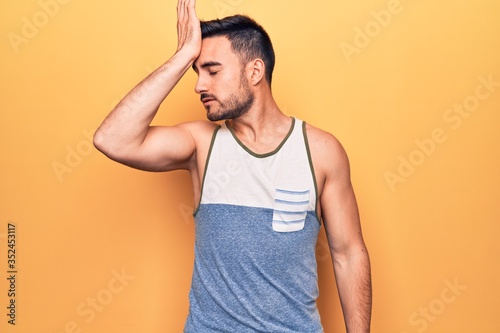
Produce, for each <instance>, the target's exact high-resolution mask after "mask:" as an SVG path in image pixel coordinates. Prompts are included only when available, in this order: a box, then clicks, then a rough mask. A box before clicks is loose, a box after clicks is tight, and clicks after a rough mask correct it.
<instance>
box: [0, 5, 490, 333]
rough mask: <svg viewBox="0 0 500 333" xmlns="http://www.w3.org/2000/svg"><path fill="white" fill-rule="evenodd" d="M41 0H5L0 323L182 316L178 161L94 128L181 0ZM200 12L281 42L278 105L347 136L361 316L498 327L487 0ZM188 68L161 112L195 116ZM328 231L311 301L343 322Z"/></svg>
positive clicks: (166, 118) (90, 325) (165, 116)
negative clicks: (12, 247)
mask: <svg viewBox="0 0 500 333" xmlns="http://www.w3.org/2000/svg"><path fill="white" fill-rule="evenodd" d="M54 1H55V0H41V1H35V0H29V1H14V2H12V1H5V0H2V2H1V4H0V17H1V20H0V22H1V23H0V36H1V39H0V54H1V63H0V109H1V120H0V166H1V173H0V242H1V243H0V267H1V272H0V278H1V279H0V295H1V297H0V300H1V306H0V308H1V309H3V310H1V311H0V318H1V319H0V331H2V332H15V333H20V332H23V333H25V332H26V333H32V332H33V333H35V332H36V333H62V332H66V333H68V332H72V333H73V332H97V333H101V332H103V333H104V332H120V333H127V332H130V333H132V332H133V333H137V332H158V333H159V332H181V330H182V327H183V323H184V320H185V316H186V314H187V308H188V299H187V296H188V290H189V286H190V277H191V270H192V260H193V229H194V225H193V221H192V219H191V217H190V211H191V210H192V208H193V201H192V193H191V189H190V181H189V177H188V175H187V173H186V172H182V171H176V172H172V173H164V174H155V173H147V172H141V171H137V170H133V169H130V168H127V167H125V166H122V165H119V164H117V163H114V162H112V161H110V160H108V159H106V158H105V157H104V156H103V155H101V154H100V153H99V152H97V151H96V150H94V149H93V148H91V146H90V141H89V136H91V134H92V133H93V131H94V130H95V129H96V128H97V126H98V125H99V124H100V122H101V121H102V120H103V118H104V117H105V116H106V115H107V113H108V112H109V111H110V110H111V108H112V107H113V106H114V105H115V104H116V103H117V102H118V100H119V99H120V98H121V97H122V96H124V95H125V94H126V93H127V92H128V91H129V90H130V89H131V88H132V87H133V86H134V85H135V84H136V83H138V82H139V80H140V79H142V78H143V77H144V76H146V75H147V74H148V73H149V72H150V71H151V70H153V69H154V68H156V67H157V66H159V65H160V64H161V63H163V62H164V61H166V60H167V59H168V58H169V57H170V56H171V55H172V54H173V52H174V51H175V48H176V30H175V27H176V23H175V20H176V12H175V7H176V2H175V1H173V0H166V1H159V0H150V1H117V0H113V1H83V0H71V1H69V0H65V1H62V0H60V3H59V2H54ZM43 4H52V5H51V6H49V5H43ZM54 4H55V5H54ZM43 8H45V9H43ZM198 13H199V16H200V17H201V18H203V19H212V18H215V17H217V16H224V15H229V14H234V13H246V14H249V15H250V16H253V17H255V18H256V19H257V20H258V21H259V22H260V23H261V24H262V25H263V26H264V27H265V28H266V29H267V30H268V32H269V34H270V35H271V37H272V40H273V42H274V45H275V49H276V54H277V66H276V71H275V76H274V82H273V90H274V93H275V97H276V99H277V101H278V102H279V104H280V106H281V107H282V109H283V110H284V111H285V112H286V113H287V114H290V115H294V116H297V117H299V118H302V119H304V120H306V121H308V122H309V123H311V124H313V125H316V126H318V127H321V128H323V129H325V130H327V131H330V132H332V133H333V134H335V135H336V136H337V137H338V138H339V139H340V140H341V142H342V143H343V144H344V146H345V148H346V150H347V152H348V154H349V156H350V161H351V167H352V179H353V184H354V186H355V190H356V193H357V198H358V201H359V207H360V212H361V217H362V223H363V228H364V235H365V240H366V243H367V245H368V247H369V250H370V254H371V260H372V270H373V289H374V302H373V320H372V327H373V330H372V331H373V332H381V333H414V332H429V333H432V332H481V333H497V332H500V319H499V316H498V314H497V312H498V310H499V309H500V301H499V298H500V292H499V288H498V283H499V281H500V269H499V266H498V258H499V257H500V246H499V241H498V235H499V232H500V226H499V222H500V221H499V218H500V208H499V205H498V200H499V195H498V192H499V189H500V172H499V170H500V156H499V152H500V137H499V132H500V86H499V82H500V67H499V62H500V43H499V41H500V40H499V39H498V37H499V35H500V14H499V13H500V4H499V3H498V2H496V1H490V0H474V1H473V0H463V1H429V0H427V1H425V0H418V1H417V0H413V1H410V0H400V1H397V0H389V1H386V0H380V1H379V0H377V1H375V0H373V1H366V2H362V3H360V2H355V1H329V0H318V1H314V2H308V1H267V0H266V1H265V0H207V1H204V0H198ZM388 13H389V15H387V14H388ZM49 14H50V15H49ZM377 20H378V21H377ZM30 22H31V24H35V23H36V25H34V29H33V27H31V30H30V28H29V27H28V26H29V24H30ZM360 31H362V32H360ZM195 79H196V76H195V74H194V73H193V72H189V73H188V74H187V75H186V76H185V78H184V79H183V80H182V81H181V83H180V84H179V85H178V86H177V87H176V89H175V91H174V92H173V93H172V95H171V97H170V98H169V99H168V101H166V102H165V103H164V104H163V105H162V107H161V110H160V113H159V115H158V117H157V118H156V119H155V122H154V123H155V124H174V123H178V122H182V121H186V120H192V119H204V111H203V108H202V105H201V103H200V102H199V100H198V98H197V96H196V95H195V93H194V91H193V88H194V83H195ZM481 80H482V81H481ZM485 80H486V81H488V80H490V81H493V82H494V83H493V84H490V85H489V86H485V85H484V83H481V82H483V81H485ZM488 89H489V90H488ZM478 96H479V97H480V98H479V97H478ZM464 103H469V104H468V106H467V108H468V110H469V111H467V110H466V111H462V113H461V114H462V115H460V113H455V111H453V110H454V109H453V108H454V107H455V108H459V107H460V105H463V104H464ZM450 110H451V111H450ZM463 110H465V109H463ZM435 131H437V133H438V134H435ZM89 133H90V135H89ZM433 133H434V134H433ZM429 140H434V141H433V142H434V143H431V142H430V141H429ZM422 147H423V148H422ZM410 160H411V161H410ZM405 161H406V162H405ZM408 163H413V164H414V165H411V164H410V165H409V164H408ZM8 222H13V223H15V224H16V229H17V251H18V252H17V262H16V265H17V267H16V268H17V269H18V276H17V292H18V293H17V320H16V326H11V325H7V319H8V317H7V316H6V313H7V309H6V306H7V304H8V303H7V302H8V299H7V297H6V294H7V290H8V285H7V280H6V276H7V273H6V270H7V268H6V263H7V246H6V240H7V238H6V237H7V235H6V234H7V224H8ZM325 245H326V243H325V239H324V234H322V236H321V239H320V242H319V245H318V260H319V272H320V291H321V295H320V299H319V307H320V311H321V315H322V320H323V322H324V326H325V331H326V333H332V332H343V331H344V324H343V319H342V313H341V310H340V307H339V301H338V297H337V292H336V289H335V283H334V280H333V270H332V266H331V262H330V258H329V257H328V256H329V255H328V252H327V249H326V246H325ZM117 274H122V275H123V276H125V277H126V278H125V280H118V279H117V278H116V275H117ZM453 285H455V286H454V287H453ZM92 304H93V305H92Z"/></svg>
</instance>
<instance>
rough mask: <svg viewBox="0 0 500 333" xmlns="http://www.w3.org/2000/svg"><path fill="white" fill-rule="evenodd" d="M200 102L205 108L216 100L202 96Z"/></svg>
mask: <svg viewBox="0 0 500 333" xmlns="http://www.w3.org/2000/svg"><path fill="white" fill-rule="evenodd" d="M200 100H201V102H202V103H203V105H205V106H207V105H210V104H211V103H212V102H214V101H216V100H217V99H216V98H215V97H213V96H209V95H206V94H202V95H201V97H200Z"/></svg>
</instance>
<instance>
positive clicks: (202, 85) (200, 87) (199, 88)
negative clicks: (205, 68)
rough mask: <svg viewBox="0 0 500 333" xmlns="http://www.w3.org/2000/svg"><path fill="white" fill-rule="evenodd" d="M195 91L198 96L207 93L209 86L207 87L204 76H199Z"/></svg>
mask: <svg viewBox="0 0 500 333" xmlns="http://www.w3.org/2000/svg"><path fill="white" fill-rule="evenodd" d="M194 91H195V92H196V93H197V94H201V93H203V92H206V91H207V85H206V82H205V80H204V79H203V78H202V75H201V74H200V75H198V79H197V80H196V84H195V86H194Z"/></svg>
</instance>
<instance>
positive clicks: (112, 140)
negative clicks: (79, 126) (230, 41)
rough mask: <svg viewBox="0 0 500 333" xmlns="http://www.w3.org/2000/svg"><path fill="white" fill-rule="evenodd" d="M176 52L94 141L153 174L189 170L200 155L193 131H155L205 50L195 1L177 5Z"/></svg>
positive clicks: (189, 127) (108, 119) (116, 111)
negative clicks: (164, 107) (155, 123)
mask: <svg viewBox="0 0 500 333" xmlns="http://www.w3.org/2000/svg"><path fill="white" fill-rule="evenodd" d="M177 16H178V22H177V31H178V48H177V52H176V53H175V54H174V56H172V58H170V59H169V60H168V61H167V62H166V63H165V64H163V65H162V66H160V67H159V68H158V69H156V70H155V71H154V72H153V73H151V74H150V75H149V76H147V77H146V78H145V79H144V80H143V81H142V82H141V83H139V84H138V85H137V86H136V87H135V88H134V89H133V90H132V91H130V92H129V93H128V94H127V95H126V96H125V98H124V99H123V100H122V101H121V102H120V103H119V104H118V105H117V106H116V107H115V108H114V109H113V110H112V111H111V113H110V114H109V115H108V116H107V117H106V119H105V120H104V121H103V123H102V124H101V126H100V127H99V128H98V130H97V131H96V133H95V135H94V145H95V146H96V148H97V149H99V150H100V151H102V152H103V153H104V154H105V155H107V156H108V157H110V158H111V159H114V160H116V161H118V162H120V163H123V164H126V165H129V166H132V167H135V168H139V169H143V170H150V171H166V170H172V169H177V168H188V165H189V163H190V161H191V160H192V157H193V154H194V152H195V142H194V139H193V137H192V134H191V133H192V127H193V126H192V125H190V124H189V123H186V124H180V125H177V126H170V127H153V126H150V124H151V121H152V120H153V118H154V117H155V115H156V113H157V111H158V109H159V107H160V104H161V103H162V102H163V100H164V99H165V98H166V97H167V96H168V95H169V93H170V92H171V91H172V89H173V88H174V87H175V85H176V84H177V83H178V82H179V80H180V79H181V78H182V76H183V75H184V74H185V73H186V71H187V70H188V69H189V68H190V67H191V65H192V64H193V62H194V61H195V60H196V58H197V57H198V55H199V53H200V50H201V30H200V22H199V20H198V18H197V17H196V12H195V0H179V2H178V5H177Z"/></svg>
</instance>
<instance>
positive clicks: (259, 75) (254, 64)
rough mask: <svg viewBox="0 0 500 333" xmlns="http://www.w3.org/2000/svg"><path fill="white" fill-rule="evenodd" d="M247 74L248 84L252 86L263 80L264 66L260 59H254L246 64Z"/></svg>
mask: <svg viewBox="0 0 500 333" xmlns="http://www.w3.org/2000/svg"><path fill="white" fill-rule="evenodd" d="M248 73H249V79H250V83H251V84H252V85H257V84H259V83H260V82H261V81H262V80H265V74H266V65H265V64H264V61H262V59H259V58H257V59H255V60H252V61H250V62H249V63H248Z"/></svg>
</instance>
